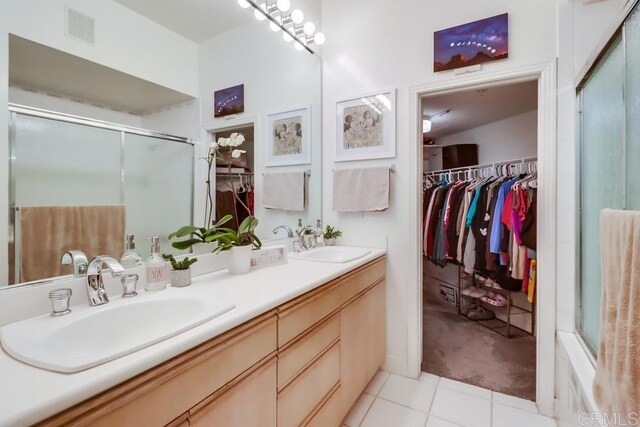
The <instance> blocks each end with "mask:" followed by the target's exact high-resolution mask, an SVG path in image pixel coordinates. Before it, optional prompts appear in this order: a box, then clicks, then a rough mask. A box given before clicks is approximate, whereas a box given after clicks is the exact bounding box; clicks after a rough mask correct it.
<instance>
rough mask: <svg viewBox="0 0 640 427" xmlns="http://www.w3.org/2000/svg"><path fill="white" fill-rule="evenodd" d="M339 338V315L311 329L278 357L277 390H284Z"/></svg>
mask: <svg viewBox="0 0 640 427" xmlns="http://www.w3.org/2000/svg"><path fill="white" fill-rule="evenodd" d="M339 338H340V315H339V314H338V313H336V314H334V315H333V316H332V317H330V318H329V319H328V320H326V321H324V322H323V323H321V324H320V325H318V326H316V327H315V328H313V329H312V330H311V331H309V332H308V333H307V334H305V335H303V336H302V337H300V338H299V339H298V340H297V341H294V342H293V343H292V344H291V345H290V346H288V347H287V348H286V349H285V350H283V351H281V353H280V354H279V355H278V389H279V390H280V389H282V388H284V387H285V386H286V385H287V383H288V382H289V381H291V380H292V379H293V378H294V377H295V376H296V375H297V374H298V373H299V372H300V371H302V370H303V369H304V368H305V367H306V366H307V365H308V364H309V363H311V362H312V361H313V360H314V359H315V358H316V357H317V356H318V355H319V354H320V353H322V351H324V350H325V349H326V348H327V347H329V346H330V345H331V343H333V342H334V341H336V340H337V339H339Z"/></svg>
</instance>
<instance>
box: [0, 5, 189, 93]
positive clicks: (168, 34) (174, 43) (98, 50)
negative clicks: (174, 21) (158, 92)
mask: <svg viewBox="0 0 640 427" xmlns="http://www.w3.org/2000/svg"><path fill="white" fill-rule="evenodd" d="M2 3H3V4H2V6H0V13H1V14H3V15H4V14H7V15H9V17H10V19H9V22H8V23H7V24H8V27H7V30H8V31H9V32H10V33H12V34H15V35H17V36H20V37H23V38H26V39H29V40H32V41H34V42H37V43H41V44H44V45H47V46H50V47H52V48H55V49H58V50H61V51H64V52H67V53H70V54H72V55H76V56H79V57H81V58H85V59H88V60H89V61H93V62H96V63H98V64H101V65H104V66H107V67H110V68H113V69H116V70H118V71H122V72H124V73H127V74H131V75H132V76H135V77H139V78H141V79H145V80H148V81H150V82H153V83H157V84H159V85H162V86H165V87H168V88H170V89H174V90H176V91H179V92H182V93H185V94H187V95H191V96H194V97H196V96H197V95H198V48H197V45H196V44H195V43H194V42H192V41H190V40H188V39H186V38H184V37H182V36H180V35H178V34H176V33H174V32H172V31H170V30H168V29H166V28H165V27H162V26H160V25H158V24H156V23H154V22H152V21H150V20H149V19H147V18H145V17H143V16H141V15H139V14H137V13H135V12H133V11H131V10H130V9H128V8H126V7H124V6H122V5H120V4H118V3H116V2H114V1H112V0H92V1H91V2H87V1H83V0H47V1H39V0H4V1H3V2H2ZM65 6H67V7H70V8H73V9H76V10H78V11H80V12H82V13H84V14H86V15H88V16H90V17H92V18H94V19H95V28H96V37H95V46H93V45H90V44H88V43H85V42H83V41H80V40H77V39H75V38H72V37H68V36H66V35H65V29H64V28H65V19H64V16H65V15H64V14H65Z"/></svg>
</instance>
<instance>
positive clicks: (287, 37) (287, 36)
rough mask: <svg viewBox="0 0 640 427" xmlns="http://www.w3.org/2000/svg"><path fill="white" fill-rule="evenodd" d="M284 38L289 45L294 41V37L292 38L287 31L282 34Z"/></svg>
mask: <svg viewBox="0 0 640 427" xmlns="http://www.w3.org/2000/svg"><path fill="white" fill-rule="evenodd" d="M282 38H283V39H284V41H286V42H287V43H290V42H292V41H293V37H291V34H289V33H288V32H286V31H283V32H282Z"/></svg>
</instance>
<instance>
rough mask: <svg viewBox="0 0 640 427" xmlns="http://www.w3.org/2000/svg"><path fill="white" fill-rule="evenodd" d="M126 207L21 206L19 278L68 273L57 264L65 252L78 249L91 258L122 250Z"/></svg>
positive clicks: (116, 254)
mask: <svg viewBox="0 0 640 427" xmlns="http://www.w3.org/2000/svg"><path fill="white" fill-rule="evenodd" d="M124 228H125V207H124V206H122V205H118V206H64V207H62V206H51V207H44V206H42V207H41V206H34V207H21V208H20V233H21V237H22V238H21V243H22V249H21V254H22V256H21V266H20V267H21V268H20V274H21V277H20V281H21V282H30V281H33V280H40V279H46V278H50V277H56V276H62V275H65V274H71V273H72V268H71V266H63V265H61V264H60V258H61V257H62V254H64V253H65V252H66V251H69V250H72V249H78V250H81V251H82V252H84V253H85V254H86V255H87V258H88V259H91V258H93V257H95V256H97V255H109V256H112V257H114V258H116V259H120V257H121V256H122V254H123V252H124V233H125V231H124Z"/></svg>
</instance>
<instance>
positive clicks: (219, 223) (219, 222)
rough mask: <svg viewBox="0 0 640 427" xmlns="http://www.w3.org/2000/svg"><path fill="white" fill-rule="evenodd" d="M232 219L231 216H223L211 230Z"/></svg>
mask: <svg viewBox="0 0 640 427" xmlns="http://www.w3.org/2000/svg"><path fill="white" fill-rule="evenodd" d="M232 219H233V215H225V216H223V217H222V218H220V220H219V221H218V222H216V223H215V224H214V225H213V227H212V228H219V227H220V226H221V225H224V224H226V223H227V222H229V221H231V220H232Z"/></svg>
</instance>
